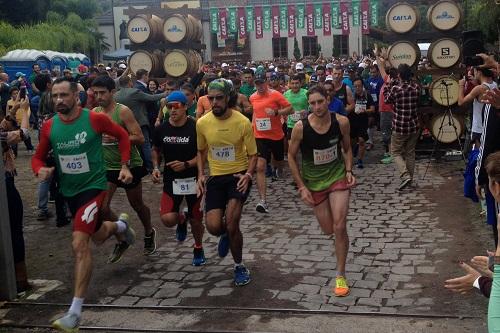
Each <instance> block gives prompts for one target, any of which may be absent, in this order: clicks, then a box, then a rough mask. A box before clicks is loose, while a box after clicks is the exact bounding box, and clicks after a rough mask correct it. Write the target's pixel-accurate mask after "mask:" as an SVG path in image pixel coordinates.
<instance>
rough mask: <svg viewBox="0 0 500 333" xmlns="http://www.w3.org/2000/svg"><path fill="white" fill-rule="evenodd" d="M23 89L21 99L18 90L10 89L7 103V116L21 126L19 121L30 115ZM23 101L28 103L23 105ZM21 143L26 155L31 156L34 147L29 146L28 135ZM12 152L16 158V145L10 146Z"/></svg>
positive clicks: (15, 88) (29, 139)
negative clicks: (26, 152) (23, 145)
mask: <svg viewBox="0 0 500 333" xmlns="http://www.w3.org/2000/svg"><path fill="white" fill-rule="evenodd" d="M24 89H25V96H24V98H22V97H21V93H20V89H18V88H17V87H12V88H10V99H9V101H8V102H7V114H8V115H10V117H11V119H12V120H13V121H15V122H16V123H17V124H21V121H22V120H23V119H24V118H25V117H26V116H28V119H29V115H30V114H31V110H30V106H29V99H28V96H27V95H26V87H24ZM25 101H28V103H25ZM23 141H24V144H25V146H26V149H27V150H28V153H29V154H30V155H31V154H33V149H34V147H33V145H32V144H31V138H30V137H29V135H27V136H25V137H24V139H23ZM12 150H13V151H14V155H15V156H16V157H17V144H14V145H13V146H12Z"/></svg>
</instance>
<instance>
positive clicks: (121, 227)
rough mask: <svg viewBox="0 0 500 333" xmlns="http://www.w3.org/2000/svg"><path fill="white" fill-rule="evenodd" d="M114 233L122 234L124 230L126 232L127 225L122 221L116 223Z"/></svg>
mask: <svg viewBox="0 0 500 333" xmlns="http://www.w3.org/2000/svg"><path fill="white" fill-rule="evenodd" d="M115 223H116V232H117V233H119V234H121V233H122V232H124V231H125V230H127V224H126V223H125V222H123V221H120V220H118V221H116V222H115Z"/></svg>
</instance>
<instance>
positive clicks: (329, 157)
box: [313, 146, 337, 165]
mask: <svg viewBox="0 0 500 333" xmlns="http://www.w3.org/2000/svg"><path fill="white" fill-rule="evenodd" d="M313 155H314V165H322V164H328V163H330V162H333V161H335V160H336V159H337V146H332V147H330V148H326V149H313Z"/></svg>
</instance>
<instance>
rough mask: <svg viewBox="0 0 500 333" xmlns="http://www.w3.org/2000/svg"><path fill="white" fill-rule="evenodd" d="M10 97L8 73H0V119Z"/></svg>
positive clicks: (3, 115)
mask: <svg viewBox="0 0 500 333" xmlns="http://www.w3.org/2000/svg"><path fill="white" fill-rule="evenodd" d="M9 99H10V84H9V74H7V73H0V121H2V119H3V118H4V117H5V115H6V113H5V112H6V111H7V101H8V100H9Z"/></svg>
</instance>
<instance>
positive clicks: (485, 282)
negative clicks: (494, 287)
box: [479, 276, 493, 298]
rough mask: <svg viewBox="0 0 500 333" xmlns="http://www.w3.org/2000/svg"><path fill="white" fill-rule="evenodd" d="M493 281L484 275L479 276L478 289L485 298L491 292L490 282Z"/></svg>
mask: <svg viewBox="0 0 500 333" xmlns="http://www.w3.org/2000/svg"><path fill="white" fill-rule="evenodd" d="M492 282H493V280H492V279H490V278H489V277H486V276H481V277H480V278H479V290H480V291H481V293H483V295H484V296H485V297H487V298H489V297H490V294H491V283H492Z"/></svg>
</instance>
